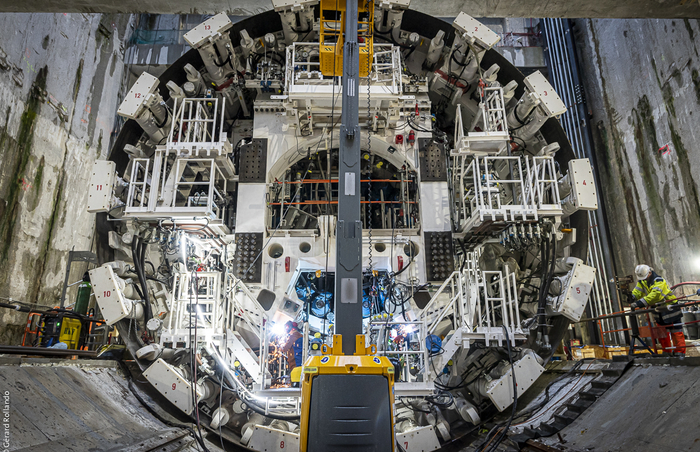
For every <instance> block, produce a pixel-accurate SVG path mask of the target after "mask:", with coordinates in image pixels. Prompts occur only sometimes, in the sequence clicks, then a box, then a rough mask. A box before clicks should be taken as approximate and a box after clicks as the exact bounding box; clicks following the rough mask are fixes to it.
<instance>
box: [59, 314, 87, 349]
mask: <svg viewBox="0 0 700 452" xmlns="http://www.w3.org/2000/svg"><path fill="white" fill-rule="evenodd" d="M81 328H82V322H81V321H80V319H71V318H68V317H64V318H63V321H62V322H61V333H60V335H59V336H58V341H59V342H65V343H66V345H68V348H69V349H71V350H72V349H77V348H78V343H79V342H80V329H81Z"/></svg>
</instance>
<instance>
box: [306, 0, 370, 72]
mask: <svg viewBox="0 0 700 452" xmlns="http://www.w3.org/2000/svg"><path fill="white" fill-rule="evenodd" d="M357 9H358V18H357V45H358V48H359V53H360V77H367V76H368V75H369V73H370V72H371V70H372V60H373V58H374V0H370V1H369V2H367V1H365V0H358V8H357ZM344 34H345V1H337V0H321V39H320V45H319V55H320V66H321V73H323V75H325V76H327V77H331V76H336V77H337V76H341V75H343V45H344V44H345V41H344V39H343V38H344Z"/></svg>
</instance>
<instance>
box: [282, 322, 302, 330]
mask: <svg viewBox="0 0 700 452" xmlns="http://www.w3.org/2000/svg"><path fill="white" fill-rule="evenodd" d="M284 329H285V330H287V333H289V332H290V331H292V329H296V330H298V329H299V324H298V323H297V322H292V321H291V320H290V321H289V322H287V323H285V324H284Z"/></svg>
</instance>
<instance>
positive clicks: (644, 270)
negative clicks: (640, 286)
mask: <svg viewBox="0 0 700 452" xmlns="http://www.w3.org/2000/svg"><path fill="white" fill-rule="evenodd" d="M649 272H651V267H649V266H648V265H644V264H641V265H637V268H635V269H634V274H635V275H636V276H637V280H639V281H642V280H645V279H647V276H649Z"/></svg>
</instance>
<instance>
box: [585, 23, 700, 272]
mask: <svg viewBox="0 0 700 452" xmlns="http://www.w3.org/2000/svg"><path fill="white" fill-rule="evenodd" d="M575 24H576V32H575V33H576V40H577V43H578V46H579V55H580V57H581V62H582V66H583V70H584V77H585V81H586V87H585V88H586V95H587V100H588V105H589V108H590V110H591V115H592V120H591V125H592V129H593V139H594V145H595V152H596V157H597V164H598V170H599V174H600V176H599V177H600V178H601V183H602V187H603V194H604V201H605V204H606V213H607V216H608V220H609V228H610V232H611V235H612V245H613V252H614V255H615V264H616V271H617V274H618V275H620V276H622V275H630V274H632V273H633V271H634V267H635V265H636V264H638V263H649V265H651V266H652V267H654V268H655V269H656V270H657V271H658V272H659V273H660V274H662V275H663V276H664V277H666V278H667V279H668V280H669V281H670V282H673V283H676V282H681V281H687V280H698V279H699V278H700V177H698V176H700V129H699V128H698V125H700V75H698V74H699V71H700V53H698V52H699V47H700V24H698V21H697V20H694V19H693V20H688V19H686V20H683V19H677V20H577V21H576V22H575Z"/></svg>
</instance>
